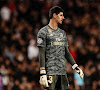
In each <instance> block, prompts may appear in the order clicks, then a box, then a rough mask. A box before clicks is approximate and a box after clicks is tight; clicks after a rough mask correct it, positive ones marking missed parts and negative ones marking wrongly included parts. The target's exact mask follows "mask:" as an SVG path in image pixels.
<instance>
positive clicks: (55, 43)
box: [51, 42, 65, 46]
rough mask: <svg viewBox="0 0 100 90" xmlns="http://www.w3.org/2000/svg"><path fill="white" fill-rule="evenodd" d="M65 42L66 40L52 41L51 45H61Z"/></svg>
mask: <svg viewBox="0 0 100 90" xmlns="http://www.w3.org/2000/svg"><path fill="white" fill-rule="evenodd" d="M64 44H65V43H64V42H51V46H53V45H61V46H63V45H64Z"/></svg>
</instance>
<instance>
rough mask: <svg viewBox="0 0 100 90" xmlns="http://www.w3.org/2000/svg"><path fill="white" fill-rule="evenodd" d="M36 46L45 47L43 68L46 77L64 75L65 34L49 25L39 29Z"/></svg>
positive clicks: (66, 42)
mask: <svg viewBox="0 0 100 90" xmlns="http://www.w3.org/2000/svg"><path fill="white" fill-rule="evenodd" d="M37 46H41V47H46V59H45V68H46V71H47V75H65V74H66V67H65V46H68V41H67V37H66V33H65V31H64V30H62V29H60V28H57V30H53V29H52V28H51V27H50V26H49V25H47V26H45V27H43V28H41V29H40V30H39V32H38V35H37Z"/></svg>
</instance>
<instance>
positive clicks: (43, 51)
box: [39, 47, 45, 70]
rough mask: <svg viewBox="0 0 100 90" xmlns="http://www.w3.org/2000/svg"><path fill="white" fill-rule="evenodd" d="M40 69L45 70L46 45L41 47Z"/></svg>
mask: <svg viewBox="0 0 100 90" xmlns="http://www.w3.org/2000/svg"><path fill="white" fill-rule="evenodd" d="M39 62H40V70H45V47H39Z"/></svg>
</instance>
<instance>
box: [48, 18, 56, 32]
mask: <svg viewBox="0 0 100 90" xmlns="http://www.w3.org/2000/svg"><path fill="white" fill-rule="evenodd" d="M49 26H50V27H51V28H52V29H54V30H57V28H58V24H57V22H56V21H55V20H54V19H50V22H49Z"/></svg>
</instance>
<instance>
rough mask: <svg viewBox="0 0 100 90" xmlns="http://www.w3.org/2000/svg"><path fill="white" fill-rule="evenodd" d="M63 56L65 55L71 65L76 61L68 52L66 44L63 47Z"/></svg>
mask: <svg viewBox="0 0 100 90" xmlns="http://www.w3.org/2000/svg"><path fill="white" fill-rule="evenodd" d="M65 57H66V59H67V61H68V62H69V63H70V64H71V65H74V64H75V63H76V62H75V60H74V58H73V57H72V55H71V54H70V52H69V49H68V46H66V47H65Z"/></svg>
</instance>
